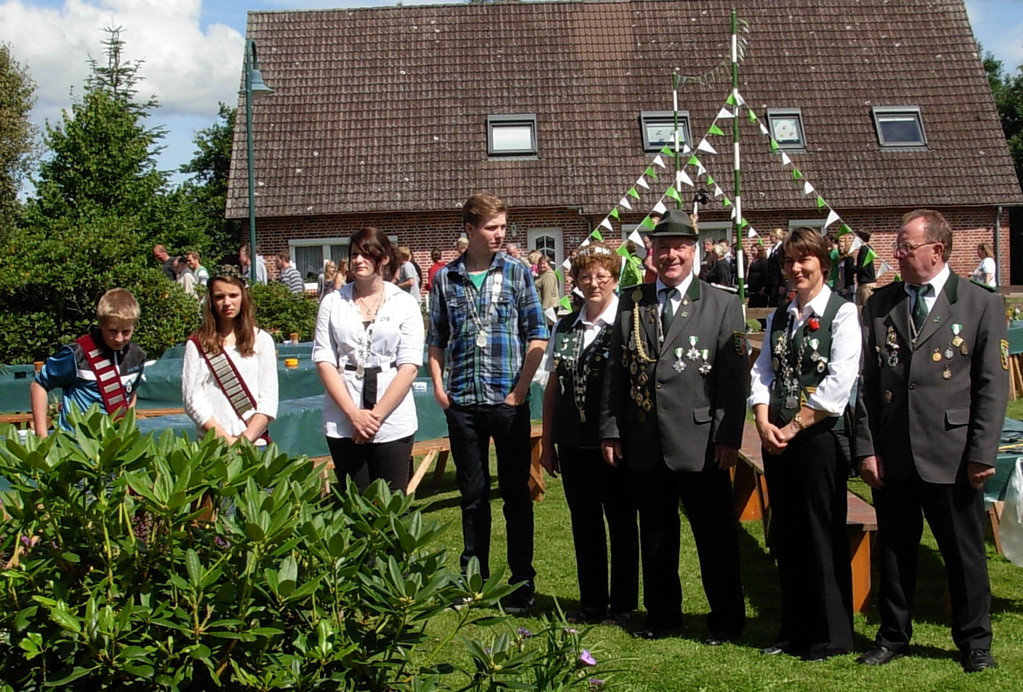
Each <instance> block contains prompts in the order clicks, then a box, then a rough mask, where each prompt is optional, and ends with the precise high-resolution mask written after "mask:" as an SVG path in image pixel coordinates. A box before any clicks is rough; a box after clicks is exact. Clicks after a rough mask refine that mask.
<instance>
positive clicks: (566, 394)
mask: <svg viewBox="0 0 1023 692" xmlns="http://www.w3.org/2000/svg"><path fill="white" fill-rule="evenodd" d="M620 269H621V257H619V255H618V254H617V253H616V252H615V250H614V248H612V247H609V246H606V245H603V244H590V245H587V246H586V247H584V248H582V249H581V250H579V251H578V252H577V253H576V255H575V257H574V258H573V260H572V267H571V271H570V274H571V277H572V283H573V284H574V285H575V286H576V288H577V290H579V291H580V292H581V293H582V296H583V298H584V303H583V306H582V308H580V309H579V310H576V311H574V312H572V313H571V314H569V315H566V316H565V317H563V318H562V319H561V320H560V321H559V322H558V323H557V325H556V326H555V328H554V332H553V334H552V335H551V339H550V342H549V344H548V350H547V370H548V372H549V373H550V374H549V377H548V380H547V388H546V389H545V390H544V398H543V455H542V456H541V458H540V463H541V464H543V466H544V468H545V469H547V472H548V473H550V474H551V475H556V474H557V473H558V471H560V472H561V473H562V474H564V483H565V498H566V499H567V500H568V509H569V512H570V514H571V518H572V537H573V539H574V541H575V559H576V569H577V572H578V577H579V605H580V607H579V610H578V611H577V612H575V613H572V614H571V615H570V616H569V620H570V621H571V622H604V623H605V624H618V625H625V624H626V623H627V621H628V619H629V617H630V615H631V614H632V611H633V610H635V608H636V603H637V598H638V591H639V534H638V530H637V523H636V507H635V505H634V503H633V501H632V495H631V493H630V492H629V486H628V476H627V473H628V472H627V471H626V470H625V469H623V468H622V467H621V466H619V467H617V468H612V467H611V466H608V465H607V464H605V463H604V461H603V459H602V458H601V455H600V433H599V427H598V420H599V418H600V396H601V389H602V378H603V373H604V367H605V365H606V364H607V355H608V348H609V346H610V343H611V327H612V325H613V323H614V320H615V314H616V313H617V311H618V297H617V296H616V295H615V288H617V286H618V272H619V270H620ZM555 447H556V449H555ZM605 519H606V521H607V534H608V535H609V536H610V544H611V568H610V588H609V582H608V557H607V544H606V538H605V531H604V521H605Z"/></svg>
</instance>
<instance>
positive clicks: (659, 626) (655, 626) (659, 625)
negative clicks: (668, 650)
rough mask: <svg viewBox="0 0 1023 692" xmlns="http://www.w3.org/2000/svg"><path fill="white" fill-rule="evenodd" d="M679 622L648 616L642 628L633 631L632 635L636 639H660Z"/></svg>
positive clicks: (677, 625) (676, 627)
mask: <svg viewBox="0 0 1023 692" xmlns="http://www.w3.org/2000/svg"><path fill="white" fill-rule="evenodd" d="M681 624H682V623H681V621H664V620H659V619H656V618H654V619H651V618H649V617H648V618H647V619H646V622H645V623H644V624H643V628H642V629H639V630H636V631H635V632H633V633H632V636H633V637H634V638H636V639H661V638H662V637H666V636H668V635H669V634H671V633H672V632H674V631H675V630H677V629H678V628H679V626H680V625H681Z"/></svg>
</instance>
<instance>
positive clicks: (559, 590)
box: [419, 404, 1023, 692]
mask: <svg viewBox="0 0 1023 692" xmlns="http://www.w3.org/2000/svg"><path fill="white" fill-rule="evenodd" d="M1010 412H1015V413H1017V414H1021V413H1023V404H1018V405H1017V404H1014V405H1013V407H1012V408H1010ZM1010 415H1011V413H1010ZM495 477H496V472H495ZM424 485H428V484H424ZM850 487H851V488H852V489H853V490H854V491H856V492H858V493H860V494H863V495H865V496H869V495H868V494H867V492H866V491H867V490H868V489H867V488H866V486H865V485H864V484H863V483H862V482H861V481H859V480H855V481H851V483H850ZM493 494H494V496H496V495H497V491H496V488H495V490H494V493H493ZM419 497H420V498H421V502H420V503H419V504H420V506H421V507H422V508H423V510H424V512H425V515H426V516H427V517H428V518H431V519H434V520H437V521H440V522H442V523H444V524H445V525H446V529H445V531H444V533H443V540H444V541H445V543H446V545H447V546H448V548H449V550H450V560H451V562H452V565H453V566H457V558H458V553H459V551H460V550H461V524H460V522H459V512H458V491H457V489H456V488H455V486H454V473H453V470H452V469H451V468H450V467H449V470H448V472H447V475H446V477H445V479H444V482H443V484H442V485H441V486H440V487H437V488H429V487H421V488H420V492H419ZM493 514H494V535H493V547H492V557H491V559H492V564H491V568H492V569H493V570H494V571H496V570H497V569H498V568H500V567H502V566H503V565H504V519H503V516H502V514H501V506H500V502H499V500H495V501H494V503H493ZM740 538H741V541H742V560H743V581H744V584H745V588H746V599H747V616H748V621H747V626H746V632H745V635H744V637H743V639H742V640H741V641H740V642H738V643H737V644H732V645H725V646H722V647H717V648H711V647H707V646H704V645H703V644H701V643H700V640H701V639H702V638H703V636H704V634H705V629H704V620H703V618H704V615H705V613H706V612H707V601H706V599H705V598H704V595H703V589H702V588H701V586H700V580H699V566H698V563H697V559H696V551H695V548H694V546H693V540H692V535H691V534H689V533H688V524H687V522H683V534H682V561H681V566H680V574H681V577H682V588H683V594H684V602H683V610H684V628H683V630H682V631H681V633H680V634H679V635H678V636H675V637H672V638H667V639H662V640H657V641H642V640H635V639H632V638H631V637H630V636H629V634H628V633H627V632H625V631H623V630H621V629H619V628H616V627H610V626H595V627H594V628H593V629H592V630H591V631H590V632H589V634H588V635H587V636H586V640H585V645H586V646H587V647H589V648H590V649H591V650H593V651H594V654H595V655H596V657H597V658H598V659H600V660H605V659H608V658H616V659H621V660H620V662H619V663H618V665H617V666H616V667H618V668H620V669H622V671H621V672H620V673H618V674H617V675H615V676H614V678H613V683H614V685H613V688H614V689H621V690H643V691H650V692H656V691H661V690H663V691H664V692H668V691H672V692H674V691H678V690H708V691H710V690H719V691H721V692H726V691H729V692H731V691H738V690H749V691H751V692H752V691H760V690H780V689H785V690H814V691H815V692H825V691H829V690H835V691H836V692H838V691H841V692H846V691H848V690H906V691H907V692H908V691H912V692H918V691H923V690H943V691H946V692H952V691H954V690H998V691H1005V690H1023V571H1021V568H1019V567H1016V566H1015V565H1013V564H1011V563H1009V562H1008V561H1007V560H1005V559H1004V558H1002V557H1000V556H998V555H996V554H995V552H994V546H993V544H992V543H991V542H990V541H989V542H988V565H989V569H990V574H991V585H992V592H993V604H992V618H993V620H994V633H995V640H994V646H993V653H994V655H995V657H996V659H997V660H998V663H999V666H1000V667H999V668H998V669H997V670H989V671H985V672H983V673H980V674H976V675H970V676H968V675H966V674H965V673H963V672H962V669H961V668H960V666H959V663H958V661H957V651H956V649H955V647H954V645H953V644H952V639H951V635H950V634H949V627H948V623H949V616H948V612H947V610H946V606H945V583H944V570H943V566H942V562H941V557H940V555H939V554H938V552H937V548H936V546H935V543H934V540H933V538H932V537H931V535H930V533H929V532H927V533H926V534H925V540H924V545H923V546H922V547H921V559H920V581H919V585H918V588H917V599H916V600H917V602H916V609H915V610H916V612H915V618H914V623H915V630H914V638H913V648H912V653H913V655H912V656H910V657H907V658H903V659H899V660H897V661H895V662H893V663H891V664H889V665H887V666H884V667H881V668H867V667H865V666H861V665H858V664H856V663H855V661H854V659H855V655H848V656H839V657H835V658H832V659H831V660H829V661H826V662H823V663H804V662H802V661H799V660H798V659H795V658H792V657H789V656H763V655H761V654H760V653H759V651H758V649H759V647H761V646H765V645H767V644H769V643H771V642H772V641H773V638H774V635H775V634H776V630H777V623H778V615H779V609H778V598H779V594H778V586H777V578H776V574H775V570H774V564H773V562H772V560H771V558H770V557H769V555H768V554H767V553H766V551H765V549H764V536H763V531H762V528H761V524H760V522H749V523H746V524H743V526H742V530H741V533H740ZM535 566H536V570H537V573H538V575H537V582H536V586H537V607H536V609H535V611H534V615H536V614H539V613H541V612H547V613H550V614H553V613H554V608H555V606H554V602H555V600H557V601H558V602H559V603H560V604H561V607H562V608H563V609H564V610H565V611H566V612H570V611H571V610H573V609H574V608H576V607H578V600H577V599H578V590H577V584H576V579H575V559H574V553H573V548H572V532H571V528H570V525H569V517H568V508H567V506H566V504H565V496H564V493H563V490H562V484H561V480H560V479H550V478H548V482H547V496H546V498H545V499H544V501H543V502H541V503H539V504H537V505H536V557H535ZM876 580H877V576H876V566H875V574H874V583H875V584H876ZM641 602H642V598H641ZM642 616H643V613H642V612H640V613H639V614H638V616H637V618H636V624H637V625H638V624H639V623H641V622H642ZM512 623H513V625H515V626H522V627H526V628H528V629H536V628H538V627H539V625H540V622H539V620H538V619H537V618H536V617H533V616H531V617H522V618H516V619H513V621H512ZM449 624H450V622H449V621H448V619H447V617H446V616H442V617H439V618H436V621H435V623H433V624H432V625H431V631H432V634H433V635H434V636H435V637H437V638H439V637H440V636H441V635H442V634H443V632H444V631H445V628H446V627H447V626H448V625H449ZM876 628H877V612H876V610H873V609H872V610H870V611H869V612H868V613H867V614H866V615H865V616H863V615H857V616H856V620H855V631H856V635H857V640H858V641H857V647H858V648H860V649H861V650H862V649H864V648H866V647H867V646H868V645H869V644H870V642H871V641H872V640H873V636H874V633H875V631H876ZM451 649H452V650H451V654H450V659H449V660H450V661H451V662H460V663H467V662H468V658H467V656H466V655H465V654H464V652H463V651H462V649H461V647H460V646H456V645H452V647H451Z"/></svg>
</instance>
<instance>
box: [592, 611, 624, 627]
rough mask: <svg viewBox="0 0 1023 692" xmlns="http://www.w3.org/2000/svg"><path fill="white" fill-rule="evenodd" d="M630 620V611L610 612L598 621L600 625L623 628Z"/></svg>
mask: <svg viewBox="0 0 1023 692" xmlns="http://www.w3.org/2000/svg"><path fill="white" fill-rule="evenodd" d="M630 620H632V611H631V610H625V611H622V612H615V611H613V610H612V611H611V612H610V613H608V614H607V617H606V618H604V619H603V620H601V621H600V624H602V625H612V626H615V627H625V626H626V625H628V624H629V621H630Z"/></svg>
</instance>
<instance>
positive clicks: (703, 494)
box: [600, 210, 749, 645]
mask: <svg viewBox="0 0 1023 692" xmlns="http://www.w3.org/2000/svg"><path fill="white" fill-rule="evenodd" d="M650 236H651V239H652V241H653V253H654V263H655V265H656V267H657V281H656V282H655V283H651V284H643V285H640V286H633V287H628V288H624V289H623V290H622V297H621V301H620V302H619V308H618V315H617V317H616V319H615V324H614V328H613V330H612V336H611V347H610V356H609V358H608V371H607V376H606V377H605V385H604V397H603V405H602V410H601V421H600V425H601V438H602V441H601V447H602V450H603V455H604V459H605V461H606V462H607V463H609V464H611V465H612V466H614V465H617V464H619V463H621V464H623V465H625V466H627V467H628V468H629V469H630V471H631V473H632V474H633V477H634V478H635V480H636V482H635V484H634V485H633V489H634V492H635V493H636V498H637V500H638V502H637V505H638V507H639V515H640V544H641V546H642V560H643V589H644V605H645V606H646V610H647V620H646V623H645V626H644V628H643V629H642V630H640V631H639V632H637V633H636V634H637V636H640V637H644V638H656V637H661V636H664V635H665V634H668V633H669V632H670V631H672V630H674V629H676V628H677V627H678V626H679V624H680V623H681V620H682V588H681V584H680V582H679V576H678V564H679V530H680V523H679V511H678V503H679V499H680V498H681V500H682V504H683V505H685V509H686V514H687V515H688V517H689V523H690V526H691V527H692V530H693V536H694V538H695V540H696V549H697V552H698V554H699V558H700V572H701V575H702V580H703V588H704V591H705V592H706V594H707V600H708V602H709V603H710V614H709V615H708V618H707V627H708V633H707V637H706V639H705V640H704V641H705V643H707V644H710V645H717V644H722V643H724V642H725V641H729V640H733V639H735V638H737V637H738V636H739V634H741V632H742V628H743V624H744V621H745V605H744V601H743V592H742V582H741V580H740V576H739V539H738V526H737V523H736V517H735V512H734V510H733V507H732V491H731V484H730V481H729V476H728V469H729V467H731V466H732V465H734V463H735V461H736V458H737V455H738V448H739V445H740V443H741V441H742V427H743V423H744V416H745V412H746V404H745V396H746V390H747V381H748V370H749V363H748V360H747V355H746V346H745V336H744V329H743V320H742V309H741V307H740V305H739V300H738V298H737V297H736V296H735V295H734V294H732V293H729V292H726V291H721V290H718V289H716V288H713V287H711V286H710V284H707V283H705V282H703V281H701V280H700V279H699V278H698V277H696V276H694V275H693V262H694V258H695V256H696V241H697V231H696V229H695V228H693V226H692V224H691V223H690V220H689V217H688V216H687V215H686V214H685V212H682V211H677V210H671V211H668V212H667V214H665V216H664V218H662V219H661V221H660V222H659V223H658V224H657V226H656V227H655V228H654V230H653V231H652V232H651V233H650Z"/></svg>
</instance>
